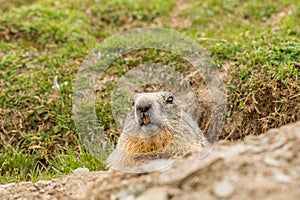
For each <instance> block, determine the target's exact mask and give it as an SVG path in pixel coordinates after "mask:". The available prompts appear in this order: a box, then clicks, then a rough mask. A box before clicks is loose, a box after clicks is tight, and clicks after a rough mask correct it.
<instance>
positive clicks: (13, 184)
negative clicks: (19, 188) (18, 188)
mask: <svg viewBox="0 0 300 200" xmlns="http://www.w3.org/2000/svg"><path fill="white" fill-rule="evenodd" d="M15 185H16V183H15V182H12V183H8V184H4V185H0V188H3V189H7V188H10V187H13V186H15Z"/></svg>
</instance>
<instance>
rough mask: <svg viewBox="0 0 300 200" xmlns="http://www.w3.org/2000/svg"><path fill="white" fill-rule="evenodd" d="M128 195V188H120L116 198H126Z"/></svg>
mask: <svg viewBox="0 0 300 200" xmlns="http://www.w3.org/2000/svg"><path fill="white" fill-rule="evenodd" d="M127 196H128V192H127V191H126V190H120V191H119V192H118V193H117V194H116V198H117V199H120V200H121V199H125V198H126V197H127Z"/></svg>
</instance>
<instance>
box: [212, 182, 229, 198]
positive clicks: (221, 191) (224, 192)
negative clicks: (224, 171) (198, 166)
mask: <svg viewBox="0 0 300 200" xmlns="http://www.w3.org/2000/svg"><path fill="white" fill-rule="evenodd" d="M213 192H214V194H215V196H216V197H218V198H227V197H230V196H231V195H232V194H233V192H234V186H233V185H232V184H231V183H230V182H228V181H226V180H223V181H221V182H219V183H218V184H216V185H215V186H214V188H213Z"/></svg>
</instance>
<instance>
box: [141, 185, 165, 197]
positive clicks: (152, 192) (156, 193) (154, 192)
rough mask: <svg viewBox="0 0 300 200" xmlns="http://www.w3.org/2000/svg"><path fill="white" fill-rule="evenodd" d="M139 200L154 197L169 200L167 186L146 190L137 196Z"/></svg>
mask: <svg viewBox="0 0 300 200" xmlns="http://www.w3.org/2000/svg"><path fill="white" fill-rule="evenodd" d="M136 199H137V200H152V199H159V200H167V199H168V192H167V189H166V188H159V187H156V188H151V189H148V190H146V191H145V192H144V193H143V194H142V195H140V196H138V197H137V198H136Z"/></svg>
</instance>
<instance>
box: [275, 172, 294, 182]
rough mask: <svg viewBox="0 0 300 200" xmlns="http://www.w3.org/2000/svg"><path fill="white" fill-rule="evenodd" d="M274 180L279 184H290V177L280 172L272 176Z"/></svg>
mask: <svg viewBox="0 0 300 200" xmlns="http://www.w3.org/2000/svg"><path fill="white" fill-rule="evenodd" d="M274 178H275V180H276V181H278V182H279V183H290V182H291V177H290V176H289V175H286V174H284V173H282V172H276V173H275V174H274Z"/></svg>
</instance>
